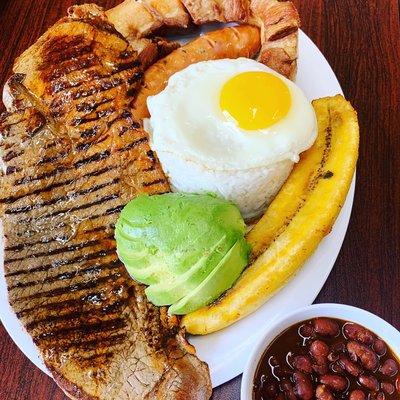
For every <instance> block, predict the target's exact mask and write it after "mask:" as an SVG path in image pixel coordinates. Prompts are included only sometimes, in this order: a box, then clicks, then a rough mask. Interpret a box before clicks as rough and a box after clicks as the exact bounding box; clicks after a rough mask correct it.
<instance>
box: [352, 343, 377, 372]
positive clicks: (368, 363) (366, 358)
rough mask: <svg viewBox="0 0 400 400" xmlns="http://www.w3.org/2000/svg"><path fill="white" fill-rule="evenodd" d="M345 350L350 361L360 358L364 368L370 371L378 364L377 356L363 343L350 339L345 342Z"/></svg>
mask: <svg viewBox="0 0 400 400" xmlns="http://www.w3.org/2000/svg"><path fill="white" fill-rule="evenodd" d="M347 351H348V352H349V354H350V358H351V359H352V361H355V362H356V361H358V360H360V362H361V364H362V365H363V367H364V368H366V369H369V370H371V371H373V370H375V369H376V368H377V366H378V356H377V355H376V354H375V353H374V352H373V351H372V350H371V349H370V348H369V347H367V346H365V345H364V344H361V343H358V342H354V341H351V342H349V343H347Z"/></svg>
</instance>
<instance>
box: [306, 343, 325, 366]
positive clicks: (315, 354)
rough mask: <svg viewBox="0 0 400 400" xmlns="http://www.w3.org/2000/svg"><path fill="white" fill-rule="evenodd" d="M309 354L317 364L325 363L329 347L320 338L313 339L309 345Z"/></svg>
mask: <svg viewBox="0 0 400 400" xmlns="http://www.w3.org/2000/svg"><path fill="white" fill-rule="evenodd" d="M310 354H311V356H312V358H313V359H314V360H315V361H316V363H317V364H318V365H324V364H327V362H328V354H329V347H328V345H327V344H326V343H324V342H323V341H322V340H314V341H313V342H312V343H311V346H310Z"/></svg>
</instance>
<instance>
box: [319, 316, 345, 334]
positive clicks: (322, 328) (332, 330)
mask: <svg viewBox="0 0 400 400" xmlns="http://www.w3.org/2000/svg"><path fill="white" fill-rule="evenodd" d="M313 325H314V330H315V332H316V333H318V334H319V335H323V336H337V335H338V334H339V325H338V324H337V322H336V321H333V320H331V319H329V318H315V319H314V320H313Z"/></svg>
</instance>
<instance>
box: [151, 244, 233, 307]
mask: <svg viewBox="0 0 400 400" xmlns="http://www.w3.org/2000/svg"><path fill="white" fill-rule="evenodd" d="M231 247H232V242H231V240H229V238H227V236H223V237H222V238H221V239H220V241H219V242H217V243H216V244H215V245H213V246H212V247H211V248H210V250H209V252H207V253H205V254H204V255H203V256H202V257H201V258H200V259H199V260H198V261H197V262H196V263H194V264H193V266H192V267H191V268H190V269H189V270H188V271H187V272H185V273H184V274H182V275H175V276H173V277H172V278H171V279H167V280H163V281H161V282H160V283H159V284H156V285H151V286H149V287H148V288H147V289H146V295H147V298H148V299H149V300H150V301H151V302H152V303H153V304H155V305H156V306H165V305H169V304H173V303H175V302H177V301H178V300H180V299H181V298H182V297H185V296H186V295H187V294H189V293H190V292H191V291H192V290H194V289H195V288H196V287H197V286H198V285H200V284H201V282H203V280H204V279H206V278H207V276H208V275H209V274H210V273H211V271H212V270H213V269H214V268H216V267H217V266H218V263H219V262H220V261H221V260H222V258H223V257H224V256H225V254H226V253H227V251H229V249H230V248H231Z"/></svg>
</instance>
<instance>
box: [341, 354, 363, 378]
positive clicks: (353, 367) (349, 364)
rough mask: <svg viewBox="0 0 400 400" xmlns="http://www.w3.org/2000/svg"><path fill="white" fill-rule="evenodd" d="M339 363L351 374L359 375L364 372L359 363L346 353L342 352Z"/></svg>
mask: <svg viewBox="0 0 400 400" xmlns="http://www.w3.org/2000/svg"><path fill="white" fill-rule="evenodd" d="M338 362H339V365H340V366H341V367H342V368H344V369H345V370H346V371H347V372H348V373H349V374H350V375H353V376H358V375H360V374H361V372H362V368H360V367H359V366H358V365H357V364H355V363H353V361H351V360H350V359H349V358H348V357H346V356H345V355H344V354H341V355H340V357H339V361H338Z"/></svg>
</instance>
